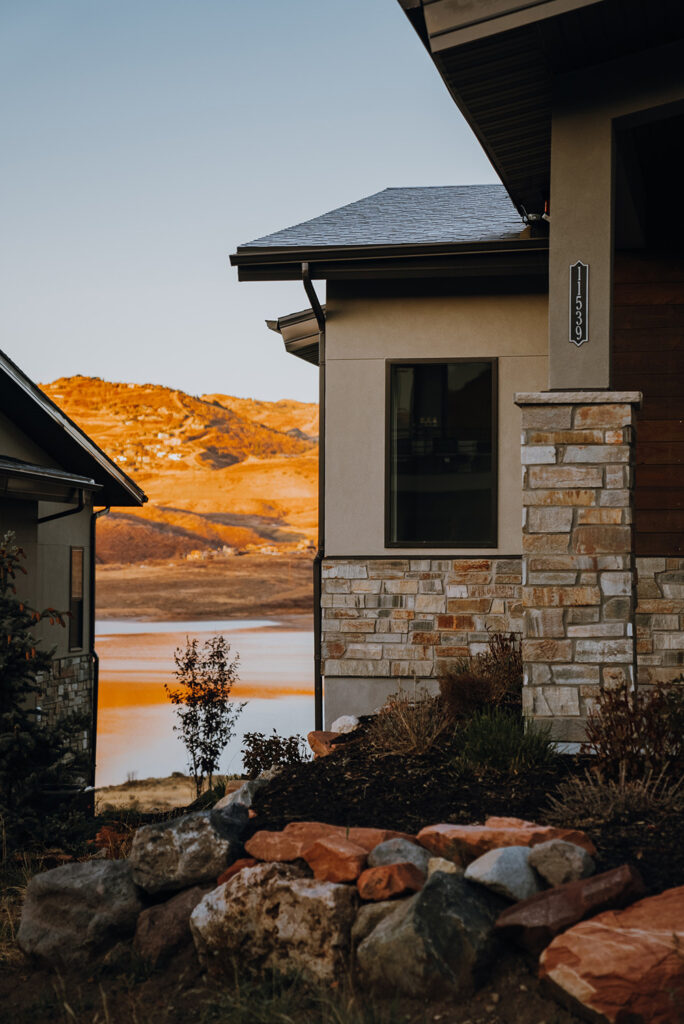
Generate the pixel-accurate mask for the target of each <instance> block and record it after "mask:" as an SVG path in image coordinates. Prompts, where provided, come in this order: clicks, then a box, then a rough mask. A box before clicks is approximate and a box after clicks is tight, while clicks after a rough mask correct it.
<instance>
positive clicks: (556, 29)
mask: <svg viewBox="0 0 684 1024" xmlns="http://www.w3.org/2000/svg"><path fill="white" fill-rule="evenodd" d="M399 3H400V4H401V6H402V8H403V9H404V12H405V13H406V15H407V17H408V18H409V20H410V21H411V23H412V25H413V26H414V28H415V30H416V31H417V33H418V35H419V36H420V38H421V40H422V41H423V43H424V45H425V46H426V48H427V49H428V51H429V53H430V55H431V57H432V60H433V61H434V63H435V65H436V67H437V69H438V71H439V73H440V75H441V76H442V78H443V80H444V83H445V85H446V86H447V88H448V89H449V92H450V93H451V95H452V96H453V98H454V100H455V101H456V103H457V105H458V107H459V109H460V110H461V113H462V114H463V116H464V117H465V119H466V121H467V122H468V124H469V125H470V127H471V128H472V130H473V132H474V133H475V135H476V136H477V138H478V140H479V142H480V144H481V145H482V147H483V148H484V150H485V152H486V154H487V156H488V157H489V159H490V161H491V163H492V165H493V166H494V169H495V170H496V172H497V174H498V175H499V177H500V178H501V181H502V182H503V184H504V185H505V187H506V189H507V191H508V193H509V195H510V197H511V199H512V200H513V202H514V203H515V205H516V207H517V208H518V210H519V211H520V213H521V214H523V215H525V214H534V213H537V214H538V213H541V212H542V211H543V208H544V203H545V201H546V200H547V199H548V198H549V194H550V160H551V109H552V98H553V90H554V82H555V80H556V79H557V77H559V76H562V75H565V74H569V73H570V72H576V71H581V70H583V69H586V68H589V67H592V66H595V65H598V64H603V63H606V62H608V61H612V60H616V59H618V58H620V57H625V56H633V57H634V59H635V60H639V57H640V55H641V54H642V53H643V52H644V51H645V50H648V49H652V48H656V47H659V46H663V45H666V44H669V43H672V42H674V41H676V40H680V39H682V38H683V37H684V4H681V3H677V2H672V0H527V2H524V0H399Z"/></svg>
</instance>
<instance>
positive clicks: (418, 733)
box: [366, 690, 451, 754]
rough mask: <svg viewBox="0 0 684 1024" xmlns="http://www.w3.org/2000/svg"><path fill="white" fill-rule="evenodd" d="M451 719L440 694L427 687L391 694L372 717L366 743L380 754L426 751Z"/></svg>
mask: <svg viewBox="0 0 684 1024" xmlns="http://www.w3.org/2000/svg"><path fill="white" fill-rule="evenodd" d="M450 726H451V722H450V719H449V716H448V715H447V713H446V711H445V709H444V705H443V704H442V701H441V700H440V698H439V697H431V696H430V694H429V693H427V691H426V690H419V691H418V692H416V691H415V690H414V693H413V695H412V696H411V695H410V694H409V693H407V692H406V691H405V690H401V691H400V692H399V693H393V694H391V696H389V697H388V698H387V700H386V702H385V704H383V706H382V707H381V708H380V710H379V711H378V713H377V715H375V717H374V718H373V719H372V721H371V723H370V726H369V729H368V734H367V738H366V742H367V744H368V746H369V747H370V748H371V749H373V750H375V752H376V753H379V754H424V753H425V752H426V751H427V750H429V749H430V747H431V746H432V745H433V744H434V743H435V742H436V740H438V739H439V738H440V737H441V736H442V735H443V733H444V732H445V731H446V730H447V729H449V728H450Z"/></svg>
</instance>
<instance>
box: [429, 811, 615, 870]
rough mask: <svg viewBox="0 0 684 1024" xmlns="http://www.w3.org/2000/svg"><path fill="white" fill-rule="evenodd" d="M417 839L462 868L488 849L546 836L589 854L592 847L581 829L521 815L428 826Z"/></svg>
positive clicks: (542, 839) (523, 843) (541, 839)
mask: <svg viewBox="0 0 684 1024" xmlns="http://www.w3.org/2000/svg"><path fill="white" fill-rule="evenodd" d="M417 838H418V842H419V843H420V844H421V845H422V846H424V847H425V849H426V850H429V851H430V853H431V854H433V856H435V857H445V858H446V859H447V860H453V861H454V863H455V864H460V865H461V866H463V867H465V866H466V865H467V864H469V863H470V862H471V861H473V860H476V859H477V857H481V856H482V854H483V853H487V852H488V851H489V850H495V849H498V848H499V847H501V846H535V845H536V844H537V843H544V842H546V841H547V840H549V839H564V840H566V842H570V843H575V844H576V845H577V846H581V847H582V848H583V849H584V850H586V851H587V853H589V854H595V853H596V848H595V846H594V844H593V843H592V841H591V839H589V837H588V836H586V835H585V834H584V832H580V831H577V830H576V829H567V828H553V827H552V826H550V825H537V824H535V822H533V821H525V820H524V819H522V818H498V817H490V818H487V820H486V821H485V823H484V825H450V824H440V825H428V826H427V828H424V829H421V831H420V832H419V833H418V837H417Z"/></svg>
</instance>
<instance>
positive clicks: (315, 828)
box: [245, 821, 414, 862]
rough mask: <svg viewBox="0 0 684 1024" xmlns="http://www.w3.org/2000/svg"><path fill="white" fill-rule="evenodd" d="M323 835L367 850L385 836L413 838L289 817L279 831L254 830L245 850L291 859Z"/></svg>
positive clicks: (255, 854)
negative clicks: (293, 819)
mask: <svg viewBox="0 0 684 1024" xmlns="http://www.w3.org/2000/svg"><path fill="white" fill-rule="evenodd" d="M326 836H340V837H341V838H343V839H347V840H349V841H350V842H352V843H356V844H357V846H361V847H363V849H364V850H365V851H366V853H370V852H371V851H372V850H374V849H375V847H376V846H379V845H380V843H384V842H385V841H386V840H388V839H396V838H399V839H413V838H414V837H413V836H409V835H406V834H405V833H403V832H392V831H390V830H389V829H381V828H348V829H347V828H342V827H341V826H339V825H327V824H325V823H324V822H321V821H291V822H290V823H289V824H288V825H286V826H285V828H284V829H283V830H282V832H267V831H261V832H255V833H254V835H253V836H252V837H251V839H249V840H248V841H247V842H246V843H245V850H246V851H247V853H248V854H249V855H250V857H256V858H257V860H277V861H284V862H288V861H293V860H298V859H299V858H300V857H303V855H304V852H305V851H306V850H307V849H308V848H309V847H310V846H313V844H314V843H315V842H317V840H319V839H323V838H325V837H326Z"/></svg>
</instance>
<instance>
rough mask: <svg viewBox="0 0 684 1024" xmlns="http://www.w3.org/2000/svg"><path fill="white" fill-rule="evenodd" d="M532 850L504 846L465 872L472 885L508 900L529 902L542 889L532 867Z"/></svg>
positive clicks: (471, 865)
mask: <svg viewBox="0 0 684 1024" xmlns="http://www.w3.org/2000/svg"><path fill="white" fill-rule="evenodd" d="M529 855H530V848H529V846H502V847H501V848H500V849H499V850H490V851H489V852H488V853H483V855H482V856H481V857H478V858H477V860H474V861H472V862H471V863H470V864H469V865H468V867H467V868H466V870H465V878H467V879H468V881H470V882H477V883H478V884H479V885H484V886H486V887H487V888H488V889H491V891H492V892H495V893H497V894H498V895H499V896H503V897H504V898H505V899H507V900H515V901H518V900H526V899H529V897H530V896H534V894H535V893H537V892H539V891H540V889H541V883H540V881H539V877H538V875H536V874H535V873H534V871H533V870H532V868H531V867H530V865H529V863H528V858H529Z"/></svg>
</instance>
